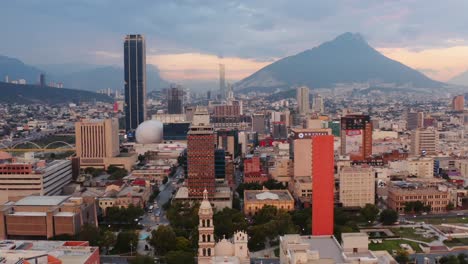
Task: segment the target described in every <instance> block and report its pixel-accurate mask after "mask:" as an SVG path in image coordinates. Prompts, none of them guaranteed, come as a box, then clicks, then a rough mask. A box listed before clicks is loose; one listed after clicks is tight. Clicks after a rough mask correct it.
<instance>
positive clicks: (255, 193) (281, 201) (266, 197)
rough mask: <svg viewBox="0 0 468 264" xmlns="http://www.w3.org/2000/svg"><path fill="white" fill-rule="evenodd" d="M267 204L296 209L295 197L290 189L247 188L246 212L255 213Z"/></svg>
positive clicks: (246, 213)
mask: <svg viewBox="0 0 468 264" xmlns="http://www.w3.org/2000/svg"><path fill="white" fill-rule="evenodd" d="M265 205H271V206H274V207H276V208H277V209H278V210H285V211H292V210H294V198H293V197H292V195H291V194H290V193H289V191H288V190H266V189H265V190H245V191H244V214H245V215H250V216H252V215H255V214H256V213H257V212H258V211H259V210H261V209H262V208H263V207H264V206H265Z"/></svg>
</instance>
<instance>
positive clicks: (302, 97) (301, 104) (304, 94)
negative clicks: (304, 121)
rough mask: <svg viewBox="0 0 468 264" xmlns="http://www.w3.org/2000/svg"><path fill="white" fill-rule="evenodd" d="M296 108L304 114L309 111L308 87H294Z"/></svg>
mask: <svg viewBox="0 0 468 264" xmlns="http://www.w3.org/2000/svg"><path fill="white" fill-rule="evenodd" d="M296 100H297V110H298V112H299V114H306V113H309V111H310V105H309V88H308V87H306V86H301V87H299V88H297V89H296Z"/></svg>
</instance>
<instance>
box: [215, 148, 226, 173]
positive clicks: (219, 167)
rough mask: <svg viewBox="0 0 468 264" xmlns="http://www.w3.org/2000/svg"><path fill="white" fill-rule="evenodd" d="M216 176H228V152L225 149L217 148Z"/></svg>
mask: <svg viewBox="0 0 468 264" xmlns="http://www.w3.org/2000/svg"><path fill="white" fill-rule="evenodd" d="M215 178H216V179H225V178H226V152H225V151H224V149H217V150H215Z"/></svg>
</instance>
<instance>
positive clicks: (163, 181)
mask: <svg viewBox="0 0 468 264" xmlns="http://www.w3.org/2000/svg"><path fill="white" fill-rule="evenodd" d="M168 181H169V178H168V177H167V176H164V179H163V180H162V184H166V183H167V182H168Z"/></svg>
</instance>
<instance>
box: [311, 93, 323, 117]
mask: <svg viewBox="0 0 468 264" xmlns="http://www.w3.org/2000/svg"><path fill="white" fill-rule="evenodd" d="M312 111H313V112H314V113H319V114H323V112H325V109H324V106H323V98H322V96H320V94H314V97H313V99H312Z"/></svg>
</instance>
